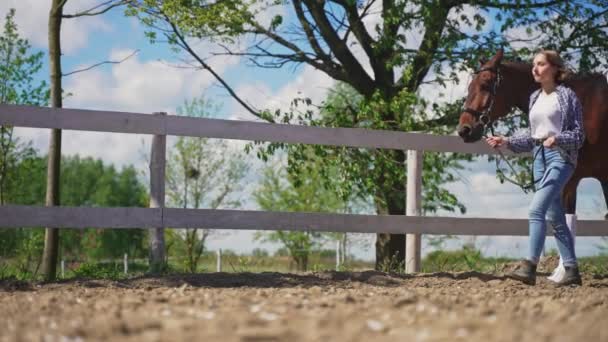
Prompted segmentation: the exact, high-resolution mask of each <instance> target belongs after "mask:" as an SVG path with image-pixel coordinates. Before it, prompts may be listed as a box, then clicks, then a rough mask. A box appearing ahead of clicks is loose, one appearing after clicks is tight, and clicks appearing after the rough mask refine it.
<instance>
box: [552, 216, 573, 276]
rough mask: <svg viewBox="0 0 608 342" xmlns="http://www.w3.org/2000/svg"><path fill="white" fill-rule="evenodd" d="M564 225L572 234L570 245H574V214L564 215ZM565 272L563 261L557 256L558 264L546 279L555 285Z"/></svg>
mask: <svg viewBox="0 0 608 342" xmlns="http://www.w3.org/2000/svg"><path fill="white" fill-rule="evenodd" d="M566 225H567V226H568V228H569V229H570V234H572V243H573V244H575V243H576V215H575V214H566ZM565 272H566V270H565V269H564V260H563V259H562V256H561V255H560V256H559V264H558V265H557V267H556V268H555V269H554V270H553V273H551V275H550V276H549V277H548V278H547V279H549V280H550V281H552V282H554V283H557V282H559V281H560V280H562V279H563V278H564V274H565Z"/></svg>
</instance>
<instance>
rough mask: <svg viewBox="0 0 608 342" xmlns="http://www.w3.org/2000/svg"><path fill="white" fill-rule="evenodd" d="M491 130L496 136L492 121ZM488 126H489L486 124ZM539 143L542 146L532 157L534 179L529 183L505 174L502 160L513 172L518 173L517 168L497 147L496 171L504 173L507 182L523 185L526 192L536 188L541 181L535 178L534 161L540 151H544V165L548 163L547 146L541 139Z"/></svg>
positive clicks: (503, 176)
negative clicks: (501, 165)
mask: <svg viewBox="0 0 608 342" xmlns="http://www.w3.org/2000/svg"><path fill="white" fill-rule="evenodd" d="M489 126H490V132H491V134H492V136H496V134H494V126H492V124H491V123H490V125H489ZM486 128H487V126H486ZM483 137H484V138H487V137H488V135H487V134H485V133H484V135H483ZM538 143H540V148H539V149H538V150H537V151H536V153H534V156H533V158H532V170H531V171H532V172H531V174H532V181H531V182H530V183H529V184H522V183H520V182H518V181H516V180H514V179H511V178H509V177H507V175H505V173H504V172H503V171H502V169H501V168H500V160H501V159H502V160H504V161H505V163H506V164H507V166H509V168H510V169H511V172H513V173H514V174H516V173H517V172H516V171H515V168H514V167H513V165H512V164H511V162H510V161H509V160H508V159H507V157H505V155H504V153H502V151H501V150H500V149H499V148H497V149H496V151H497V152H498V154H499V155H500V158H496V159H495V162H496V172H497V173H500V174H501V175H502V178H503V179H504V180H506V181H507V182H509V183H511V184H514V185H517V186H519V187H521V188H522V189H523V190H524V191H525V192H527V191H530V190H534V188H535V186H536V183H538V182H540V179H538V180H535V179H534V161H535V160H536V157H537V156H538V153H539V152H540V151H542V155H543V165H546V164H547V162H546V159H545V146H544V145H543V144H542V141H539V142H538Z"/></svg>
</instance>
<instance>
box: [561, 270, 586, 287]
mask: <svg viewBox="0 0 608 342" xmlns="http://www.w3.org/2000/svg"><path fill="white" fill-rule="evenodd" d="M564 270H565V272H564V277H563V278H562V279H560V280H559V281H556V282H555V286H569V285H578V286H581V285H583V280H582V279H581V274H580V273H579V271H578V266H576V265H575V266H564Z"/></svg>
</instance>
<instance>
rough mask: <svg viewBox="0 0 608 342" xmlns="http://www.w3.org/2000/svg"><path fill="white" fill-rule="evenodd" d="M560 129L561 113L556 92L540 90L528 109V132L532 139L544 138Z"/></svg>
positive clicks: (555, 133)
mask: <svg viewBox="0 0 608 342" xmlns="http://www.w3.org/2000/svg"><path fill="white" fill-rule="evenodd" d="M561 130H562V114H561V112H560V110H559V101H558V100H557V92H556V91H554V92H552V93H551V94H547V93H545V92H544V91H541V92H540V95H539V96H538V99H536V102H534V105H533V106H532V109H531V110H530V133H531V135H532V138H534V139H546V138H548V137H551V136H554V135H557V134H558V133H559V132H561Z"/></svg>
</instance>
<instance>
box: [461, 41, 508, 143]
mask: <svg viewBox="0 0 608 342" xmlns="http://www.w3.org/2000/svg"><path fill="white" fill-rule="evenodd" d="M502 57H503V51H502V50H498V52H497V53H496V55H495V56H494V57H492V59H491V60H490V61H488V62H480V68H479V69H478V70H477V71H476V72H475V76H474V77H473V79H472V80H471V83H470V84H469V89H468V91H469V93H468V95H467V98H466V101H465V103H464V109H463V111H462V113H461V114H460V119H459V123H458V135H460V137H462V139H463V140H464V142H475V141H477V140H479V139H481V137H482V135H483V133H484V130H485V128H486V126H488V125H491V124H492V122H494V121H495V120H496V119H497V118H498V117H499V116H501V115H504V112H506V111H505V108H504V107H505V99H504V96H501V95H500V94H499V88H501V81H502V75H501V70H500V66H501V65H500V62H501V60H502Z"/></svg>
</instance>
